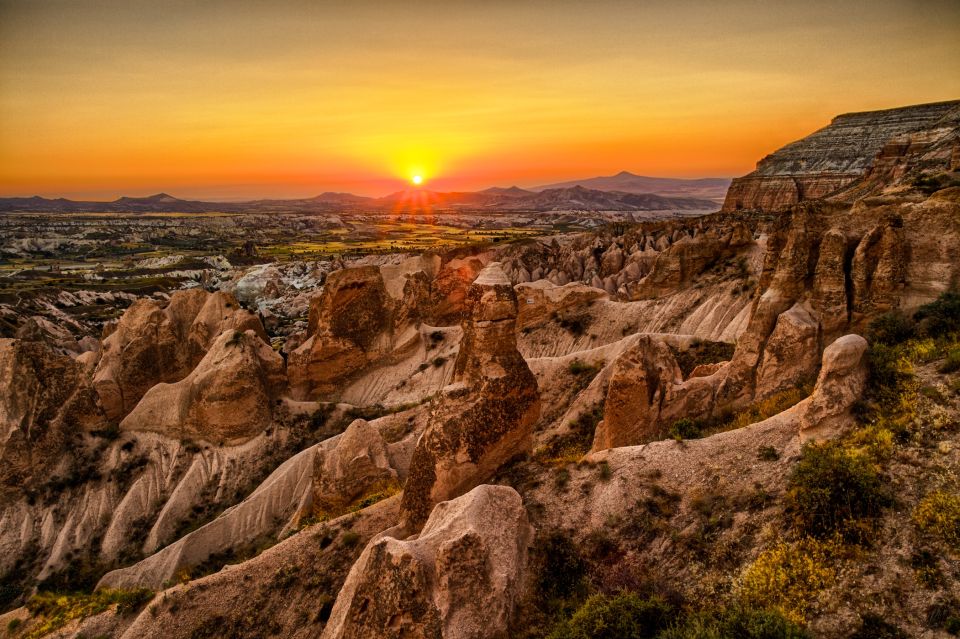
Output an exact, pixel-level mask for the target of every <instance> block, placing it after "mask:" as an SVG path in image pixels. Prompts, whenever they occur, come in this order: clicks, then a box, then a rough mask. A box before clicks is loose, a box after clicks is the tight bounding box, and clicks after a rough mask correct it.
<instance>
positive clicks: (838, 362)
mask: <svg viewBox="0 0 960 639" xmlns="http://www.w3.org/2000/svg"><path fill="white" fill-rule="evenodd" d="M866 382H867V340H865V339H863V338H862V337H860V336H859V335H844V336H843V337H841V338H839V339H837V340H836V341H835V342H833V343H832V344H830V346H828V347H827V348H826V349H825V350H824V351H823V365H822V366H821V368H820V375H819V377H818V378H817V384H816V386H815V387H814V389H813V393H812V394H811V395H810V398H809V399H808V400H806V401H805V402H804V403H803V404H802V405H801V407H800V410H799V411H798V412H799V416H800V439H801V441H807V440H810V439H827V438H830V437H834V436H836V435H838V434H839V433H840V432H841V431H842V430H843V429H844V428H845V427H846V426H849V424H850V423H851V416H850V410H851V408H852V407H853V405H854V403H856V402H857V401H858V400H859V399H860V398H861V396H862V394H863V391H864V388H865V387H866Z"/></svg>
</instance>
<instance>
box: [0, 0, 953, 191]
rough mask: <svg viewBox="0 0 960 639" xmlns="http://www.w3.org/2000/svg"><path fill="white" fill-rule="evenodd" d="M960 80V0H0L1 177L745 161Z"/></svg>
mask: <svg viewBox="0 0 960 639" xmlns="http://www.w3.org/2000/svg"><path fill="white" fill-rule="evenodd" d="M957 98H960V2H957V1H956V0H947V1H944V2H939V1H935V0H931V1H928V2H917V1H914V2H905V1H895V0H872V1H869V2H866V1H862V2H861V1H857V0H850V1H846V2H821V1H818V0H808V1H806V2H802V3H800V2H778V1H776V0H767V1H739V0H732V1H724V2H715V1H714V0H700V1H693V0H689V1H685V0H670V1H657V0H648V1H646V2H639V1H631V2H618V1H605V0H594V1H592V2H565V1H564V0H551V1H548V2H522V1H512V2H500V1H497V0H484V1H483V2H456V1H445V2H426V1H414V0H410V1H407V2H388V1H381V2H363V1H361V0H355V1H353V2H322V1H316V0H314V1H299V0H274V1H272V2H248V1H243V0H234V1H230V2H226V1H220V0H206V1H204V2H196V1H194V0H189V1H184V2H180V1H178V0H168V1H160V0H18V1H12V0H0V196H29V195H43V196H66V197H74V198H96V199H104V198H105V199H112V198H115V197H118V196H120V195H141V196H142V195H148V194H151V193H156V192H160V191H165V192H168V193H171V194H173V195H176V196H179V197H196V198H207V199H245V198H252V197H306V196H312V195H316V194H318V193H320V192H323V191H349V192H354V193H358V194H364V195H383V194H386V193H388V192H391V191H395V190H397V189H398V188H402V186H403V185H404V184H408V183H409V180H410V179H411V178H412V177H413V176H414V175H421V176H422V177H423V179H424V185H425V186H426V187H428V188H431V189H436V190H473V189H479V188H486V187H488V186H493V185H499V186H509V185H513V184H517V185H520V186H533V185H537V184H543V183H549V182H555V181H561V180H566V179H576V178H583V177H590V176H594V175H609V174H613V173H617V172H619V171H621V170H628V171H631V172H634V173H639V174H643V175H657V176H674V177H707V176H736V175H742V174H744V173H747V172H749V171H750V170H752V169H753V167H754V166H755V164H756V161H757V160H759V159H760V158H762V157H763V156H764V155H766V154H768V153H770V152H772V151H774V150H775V149H777V148H778V147H780V146H782V145H783V144H785V143H787V142H790V141H792V140H794V139H797V138H800V137H803V136H804V135H806V134H808V133H810V132H812V131H813V130H815V129H817V128H820V127H822V126H825V125H826V124H828V123H829V121H830V119H831V118H832V117H833V116H835V115H837V114H840V113H845V112H851V111H862V110H872V109H881V108H890V107H896V106H903V105H907V104H916V103H922V102H934V101H939V100H949V99H957Z"/></svg>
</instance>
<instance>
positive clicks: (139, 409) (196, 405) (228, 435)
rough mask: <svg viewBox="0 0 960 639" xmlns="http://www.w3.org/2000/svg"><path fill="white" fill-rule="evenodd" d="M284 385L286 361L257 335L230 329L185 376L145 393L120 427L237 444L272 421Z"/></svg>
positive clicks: (251, 332)
mask: <svg viewBox="0 0 960 639" xmlns="http://www.w3.org/2000/svg"><path fill="white" fill-rule="evenodd" d="M285 385H286V380H285V377H284V374H283V359H282V358H281V357H280V356H279V355H278V354H277V353H275V352H274V351H273V350H272V349H271V348H270V347H269V346H268V345H267V344H265V343H264V342H263V341H262V340H261V339H260V338H259V337H257V335H256V333H254V332H253V331H247V332H245V333H241V332H240V331H236V330H227V331H224V332H223V333H221V334H220V336H219V337H218V338H217V339H216V341H214V343H213V345H212V346H211V347H210V350H209V351H208V352H207V354H206V356H204V358H203V359H202V360H201V361H200V363H199V364H197V367H196V368H195V369H194V370H193V371H192V372H191V373H190V374H189V375H187V377H185V378H184V379H182V380H180V381H179V382H175V383H173V384H164V383H161V384H157V385H156V386H154V387H153V388H151V389H150V390H149V391H147V393H146V394H145V395H144V396H143V399H141V400H140V402H139V403H138V404H137V405H136V407H135V408H134V409H133V410H132V411H131V412H130V414H129V415H127V416H126V417H125V418H124V419H123V421H122V422H120V428H121V429H122V430H135V431H156V432H160V433H164V434H166V435H168V436H170V437H178V438H181V439H189V438H196V439H201V440H204V441H210V442H218V443H224V442H234V443H235V442H237V441H241V440H244V439H247V438H249V437H252V436H253V435H255V434H257V433H258V432H260V431H261V430H263V429H264V428H265V427H267V426H268V425H269V424H270V421H271V417H272V415H273V409H274V405H275V404H276V402H277V399H278V398H279V397H280V394H281V393H282V392H283V390H284V388H285Z"/></svg>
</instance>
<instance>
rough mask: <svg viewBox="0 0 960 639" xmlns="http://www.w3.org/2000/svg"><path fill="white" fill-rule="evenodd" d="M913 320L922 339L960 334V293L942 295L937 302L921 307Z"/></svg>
mask: <svg viewBox="0 0 960 639" xmlns="http://www.w3.org/2000/svg"><path fill="white" fill-rule="evenodd" d="M913 319H914V320H915V321H916V322H917V329H918V330H917V332H918V333H919V335H920V336H921V337H933V338H938V337H944V336H948V335H953V334H956V333H960V293H955V292H947V293H942V294H941V295H940V297H938V298H937V299H936V300H934V301H932V302H930V303H929V304H924V305H923V306H921V307H920V308H919V309H918V310H917V312H916V313H914V314H913Z"/></svg>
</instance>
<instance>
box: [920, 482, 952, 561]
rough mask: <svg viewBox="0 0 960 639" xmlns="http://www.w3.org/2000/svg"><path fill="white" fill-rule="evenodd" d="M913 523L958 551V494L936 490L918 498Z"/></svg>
mask: <svg viewBox="0 0 960 639" xmlns="http://www.w3.org/2000/svg"><path fill="white" fill-rule="evenodd" d="M913 523H914V524H916V526H917V528H919V529H920V530H921V531H922V532H923V533H925V534H928V535H936V536H938V537H940V538H941V539H943V540H944V541H945V542H946V543H947V545H949V546H950V547H951V548H952V549H953V550H957V551H960V495H958V494H957V493H950V492H946V491H943V490H938V491H935V492H932V493H930V494H929V495H927V496H926V497H924V498H923V499H921V500H920V503H919V504H917V507H916V508H914V510H913Z"/></svg>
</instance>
